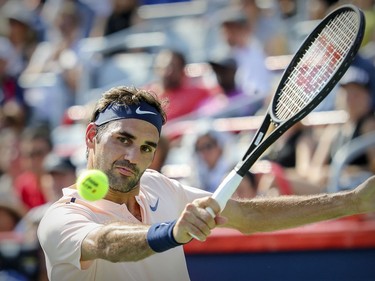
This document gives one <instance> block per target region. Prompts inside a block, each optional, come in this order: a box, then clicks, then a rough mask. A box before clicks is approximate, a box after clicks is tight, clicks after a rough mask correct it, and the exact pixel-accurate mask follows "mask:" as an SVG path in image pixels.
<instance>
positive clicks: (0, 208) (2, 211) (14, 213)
mask: <svg viewBox="0 0 375 281" xmlns="http://www.w3.org/2000/svg"><path fill="white" fill-rule="evenodd" d="M21 210H22V209H19V208H17V206H15V205H13V204H11V203H9V202H7V201H6V200H4V199H3V198H2V199H0V233H1V232H11V231H14V229H15V228H16V226H17V224H18V223H19V222H20V220H21V219H22V217H23V215H24V213H23V212H22V211H21Z"/></svg>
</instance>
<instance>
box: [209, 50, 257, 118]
mask: <svg viewBox="0 0 375 281" xmlns="http://www.w3.org/2000/svg"><path fill="white" fill-rule="evenodd" d="M209 63H210V65H211V68H212V70H213V72H214V74H215V77H216V80H217V83H218V86H219V87H220V91H221V92H222V93H223V94H224V95H217V97H216V98H215V99H213V100H212V101H210V102H209V103H208V104H207V106H206V107H207V109H206V108H204V109H203V110H202V111H204V112H207V113H209V114H205V116H212V117H213V116H214V117H237V116H248V115H251V114H253V113H254V110H255V108H257V107H255V108H254V105H253V100H252V99H251V98H249V96H247V95H245V94H244V93H243V92H242V91H241V90H240V89H239V87H238V85H237V84H236V80H235V77H236V73H237V63H236V61H235V59H234V58H233V57H231V56H224V57H223V58H219V59H216V60H211V61H210V62H209Z"/></svg>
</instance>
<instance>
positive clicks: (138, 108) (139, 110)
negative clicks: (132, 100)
mask: <svg viewBox="0 0 375 281" xmlns="http://www.w3.org/2000/svg"><path fill="white" fill-rule="evenodd" d="M135 113H137V114H154V115H156V113H155V112H152V111H147V110H142V109H141V107H140V106H138V107H137V109H136V110H135Z"/></svg>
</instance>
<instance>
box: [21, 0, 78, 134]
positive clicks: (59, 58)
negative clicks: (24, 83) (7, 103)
mask: <svg viewBox="0 0 375 281" xmlns="http://www.w3.org/2000/svg"><path fill="white" fill-rule="evenodd" d="M49 5H51V4H49ZM49 5H48V4H45V5H44V9H45V10H44V11H43V13H42V14H46V13H47V12H48V11H49V10H48V9H49ZM81 25H82V23H81V14H80V10H79V6H78V4H77V3H75V1H72V0H67V1H63V2H62V3H61V6H60V9H59V10H58V12H57V15H56V17H55V18H53V21H52V22H51V26H50V28H49V29H48V32H49V33H50V37H49V39H48V41H44V42H42V43H40V44H38V46H37V49H36V50H35V52H34V55H33V56H32V58H31V60H30V63H29V66H28V67H27V68H26V69H25V71H24V72H23V75H22V78H24V79H25V80H27V79H26V78H27V77H35V76H39V77H43V75H44V74H49V75H50V76H48V79H47V80H48V83H45V84H44V85H43V84H42V85H40V86H38V87H35V86H34V87H32V88H31V89H28V90H27V91H26V93H25V95H26V96H27V97H28V101H29V103H30V107H31V108H32V120H34V121H35V122H37V121H47V122H49V123H50V125H51V127H52V128H53V127H56V126H57V125H60V123H61V121H62V117H63V114H64V112H65V110H66V109H67V108H68V107H69V106H71V105H73V104H74V102H75V94H76V91H77V88H78V85H79V78H80V73H81V68H80V64H79V40H80V39H82V38H83V32H82V26H81ZM51 74H52V78H51ZM42 81H43V80H42ZM44 81H45V80H44Z"/></svg>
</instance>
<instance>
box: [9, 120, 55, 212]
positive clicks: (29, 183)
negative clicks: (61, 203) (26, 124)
mask: <svg viewBox="0 0 375 281" xmlns="http://www.w3.org/2000/svg"><path fill="white" fill-rule="evenodd" d="M51 151H52V142H51V138H50V132H49V130H48V129H46V128H44V127H35V128H34V127H30V128H27V129H25V131H24V132H23V134H22V135H21V144H20V152H21V167H22V169H23V170H24V171H23V172H22V173H21V174H20V175H18V176H17V178H16V179H15V182H14V185H15V188H16V191H17V193H18V196H19V197H20V199H21V201H22V202H23V204H24V205H25V207H26V208H27V209H31V208H33V207H36V206H39V205H42V204H44V203H46V202H47V198H46V197H45V194H44V193H43V189H42V176H43V161H44V159H45V157H46V156H47V155H48V153H50V152H51Z"/></svg>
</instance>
